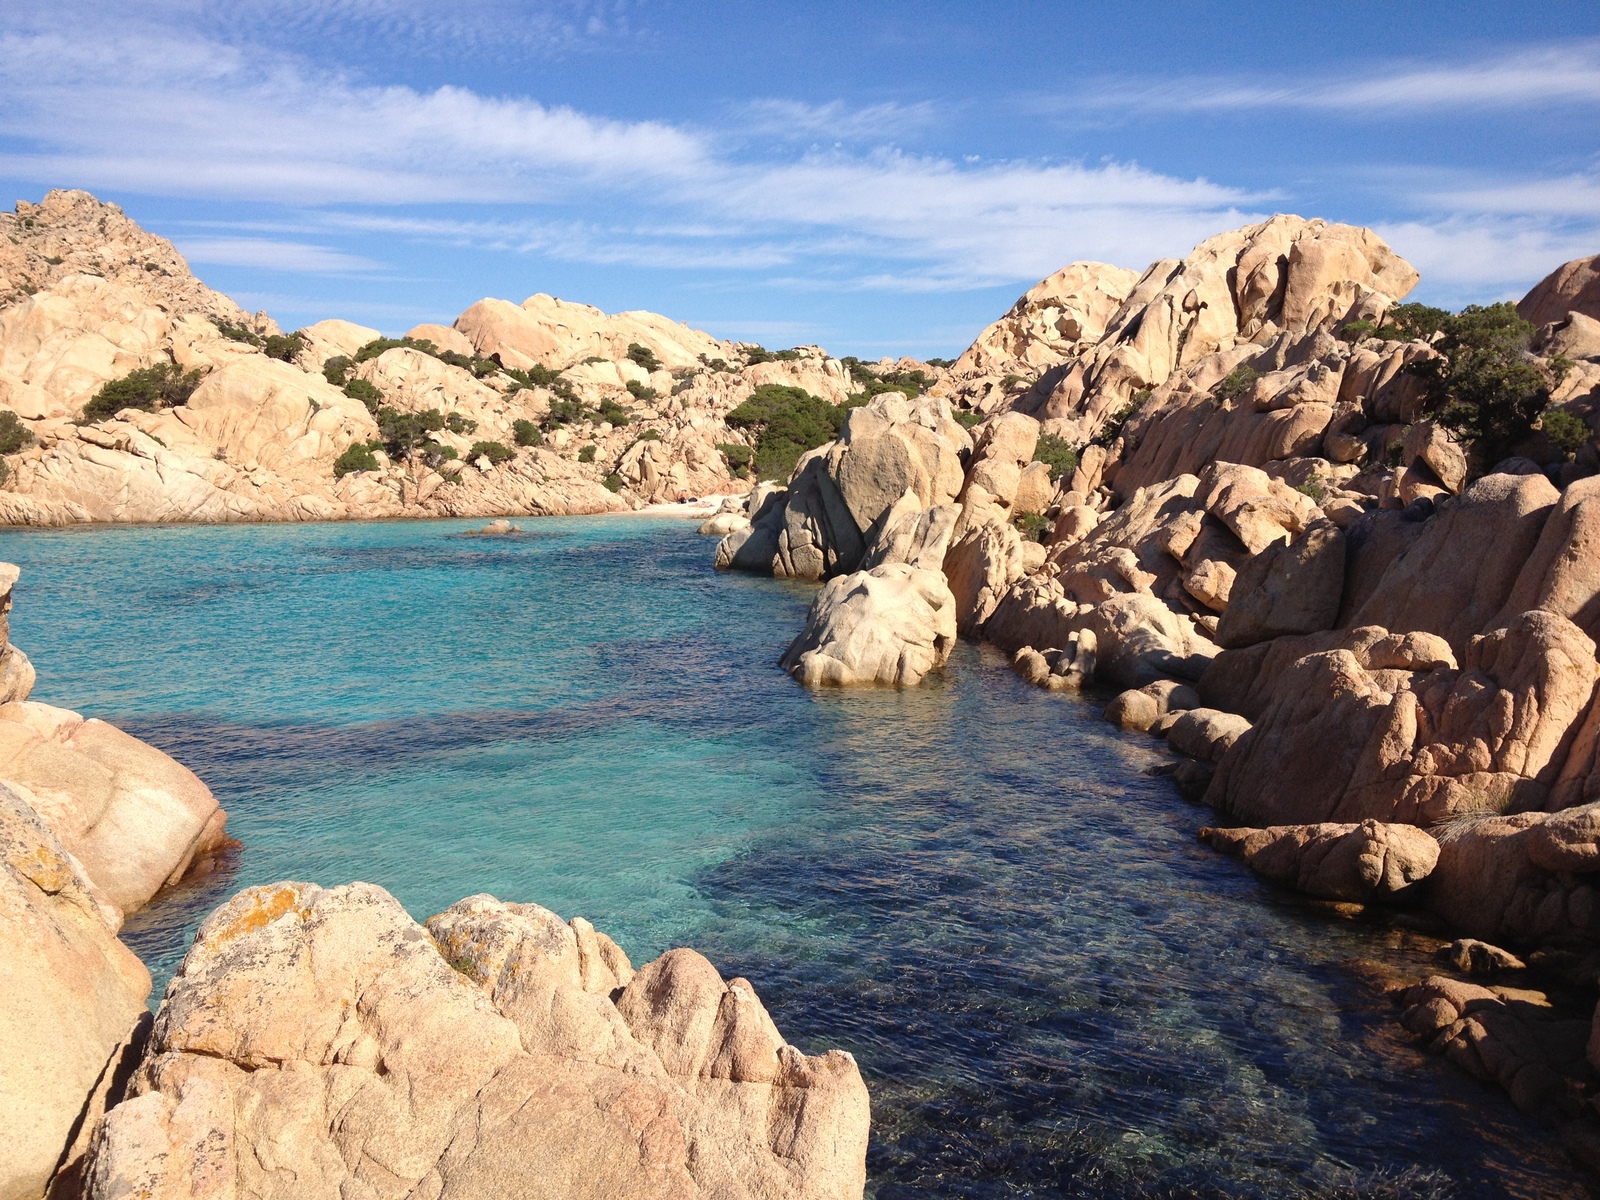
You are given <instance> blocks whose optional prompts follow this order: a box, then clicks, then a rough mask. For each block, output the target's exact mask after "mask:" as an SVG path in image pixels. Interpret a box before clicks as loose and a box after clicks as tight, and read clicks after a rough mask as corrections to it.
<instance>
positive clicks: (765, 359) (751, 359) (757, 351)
mask: <svg viewBox="0 0 1600 1200" xmlns="http://www.w3.org/2000/svg"><path fill="white" fill-rule="evenodd" d="M741 352H742V353H743V354H744V365H745V366H747V367H753V366H755V365H756V364H757V363H769V362H771V361H772V357H773V356H772V351H770V350H768V349H767V348H766V347H765V346H763V345H761V344H760V343H759V342H752V343H750V344H749V345H746V346H744V347H742V348H741Z"/></svg>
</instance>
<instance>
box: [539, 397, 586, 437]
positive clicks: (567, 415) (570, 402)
mask: <svg viewBox="0 0 1600 1200" xmlns="http://www.w3.org/2000/svg"><path fill="white" fill-rule="evenodd" d="M585 415H586V413H585V412H584V408H583V401H581V400H578V399H557V400H552V401H551V402H550V411H549V412H547V413H546V414H545V415H544V420H543V422H542V423H541V428H543V429H545V430H547V431H548V430H551V429H554V428H555V427H556V426H558V425H570V424H572V423H573V422H575V421H581V420H583V419H584V417H585Z"/></svg>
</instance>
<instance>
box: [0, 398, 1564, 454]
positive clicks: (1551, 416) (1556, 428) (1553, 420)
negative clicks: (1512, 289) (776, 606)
mask: <svg viewBox="0 0 1600 1200" xmlns="http://www.w3.org/2000/svg"><path fill="white" fill-rule="evenodd" d="M5 415H7V416H10V414H9V413H7V414H5ZM1539 428H1540V429H1541V430H1543V431H1544V436H1545V437H1546V438H1548V439H1549V441H1550V446H1551V448H1552V449H1553V450H1555V451H1556V453H1558V454H1560V455H1561V456H1562V457H1563V458H1567V459H1571V458H1572V457H1573V456H1574V455H1575V454H1577V453H1578V451H1579V450H1582V449H1583V448H1584V446H1586V445H1588V443H1589V439H1590V438H1591V437H1592V436H1593V434H1591V433H1590V432H1589V425H1588V423H1587V422H1586V421H1585V420H1584V419H1583V418H1582V417H1580V416H1578V415H1577V414H1576V413H1572V412H1569V411H1568V410H1567V409H1564V408H1547V409H1545V410H1544V414H1543V415H1542V416H1541V417H1540V418H1539ZM0 452H3V453H6V454H10V453H11V451H9V450H6V449H5V445H4V443H3V442H0Z"/></svg>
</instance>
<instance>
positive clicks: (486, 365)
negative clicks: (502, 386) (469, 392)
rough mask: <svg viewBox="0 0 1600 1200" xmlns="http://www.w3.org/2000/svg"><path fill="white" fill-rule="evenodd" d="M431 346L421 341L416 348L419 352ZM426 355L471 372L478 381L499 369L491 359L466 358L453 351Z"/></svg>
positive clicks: (435, 351)
mask: <svg viewBox="0 0 1600 1200" xmlns="http://www.w3.org/2000/svg"><path fill="white" fill-rule="evenodd" d="M431 345H433V343H432V342H427V341H422V342H418V343H417V345H416V348H417V349H418V350H421V349H422V348H423V347H424V346H431ZM428 353H430V354H432V355H433V356H434V357H435V358H437V359H438V360H439V361H440V362H442V363H449V364H450V365H451V366H452V367H460V368H461V369H462V370H464V371H471V372H472V373H473V375H475V376H476V377H477V378H479V379H482V378H483V377H484V376H485V375H493V374H494V373H495V372H496V371H498V370H499V369H500V364H499V363H497V362H495V361H494V359H492V358H468V357H467V356H466V355H465V354H458V353H457V352H456V351H454V350H430V351H428Z"/></svg>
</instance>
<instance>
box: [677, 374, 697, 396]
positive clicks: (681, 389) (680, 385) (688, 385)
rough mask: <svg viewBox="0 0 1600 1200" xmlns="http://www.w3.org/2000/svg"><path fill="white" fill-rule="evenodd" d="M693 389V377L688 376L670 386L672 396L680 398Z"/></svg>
mask: <svg viewBox="0 0 1600 1200" xmlns="http://www.w3.org/2000/svg"><path fill="white" fill-rule="evenodd" d="M693 388H694V376H693V375H690V376H688V377H687V378H685V379H680V380H678V382H677V383H675V384H673V385H672V395H674V396H681V395H683V394H684V393H685V392H687V391H690V390H692V389H693Z"/></svg>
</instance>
